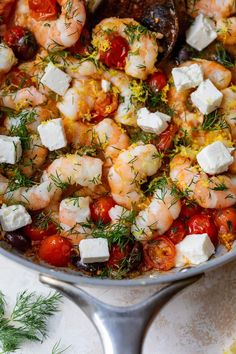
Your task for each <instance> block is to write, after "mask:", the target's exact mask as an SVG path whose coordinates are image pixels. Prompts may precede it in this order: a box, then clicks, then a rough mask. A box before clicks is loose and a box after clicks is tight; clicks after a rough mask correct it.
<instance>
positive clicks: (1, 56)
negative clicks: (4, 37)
mask: <svg viewBox="0 0 236 354" xmlns="http://www.w3.org/2000/svg"><path fill="white" fill-rule="evenodd" d="M16 63H17V59H16V57H15V55H14V53H13V50H12V49H11V48H9V47H8V46H6V45H5V44H3V43H1V44H0V74H6V73H8V72H9V71H10V70H11V68H12V67H13V66H14V65H15V64H16Z"/></svg>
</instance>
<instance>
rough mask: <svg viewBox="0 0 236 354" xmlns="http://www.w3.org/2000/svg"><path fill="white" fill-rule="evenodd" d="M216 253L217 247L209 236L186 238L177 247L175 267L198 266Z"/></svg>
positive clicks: (199, 235) (189, 236) (194, 235)
mask: <svg viewBox="0 0 236 354" xmlns="http://www.w3.org/2000/svg"><path fill="white" fill-rule="evenodd" d="M214 253H215V247H214V245H213V243H212V242H211V239H210V237H209V236H208V235H207V234H193V235H188V236H186V237H185V238H184V239H183V241H181V242H180V243H178V244H177V245H176V259H175V266H176V267H183V266H186V265H198V264H200V263H203V262H205V261H207V260H208V259H209V258H210V257H211V256H212V255H213V254H214Z"/></svg>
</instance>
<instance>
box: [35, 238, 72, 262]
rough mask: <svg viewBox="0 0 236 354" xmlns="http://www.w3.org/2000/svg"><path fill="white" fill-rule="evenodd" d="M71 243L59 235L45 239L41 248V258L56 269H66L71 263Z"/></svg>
mask: <svg viewBox="0 0 236 354" xmlns="http://www.w3.org/2000/svg"><path fill="white" fill-rule="evenodd" d="M71 250H72V244H71V242H70V241H69V240H68V239H66V238H64V237H61V236H59V235H52V236H49V237H47V238H45V239H44V240H43V241H42V243H41V245H40V248H39V253H38V254H39V258H41V259H42V260H44V261H45V262H47V263H49V264H51V265H54V266H56V267H66V266H68V263H69V261H70V255H71Z"/></svg>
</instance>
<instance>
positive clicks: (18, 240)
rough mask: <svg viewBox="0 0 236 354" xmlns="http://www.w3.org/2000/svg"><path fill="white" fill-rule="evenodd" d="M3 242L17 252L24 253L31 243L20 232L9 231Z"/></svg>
mask: <svg viewBox="0 0 236 354" xmlns="http://www.w3.org/2000/svg"><path fill="white" fill-rule="evenodd" d="M5 240H6V241H7V242H8V243H9V244H10V245H11V246H12V247H14V248H16V249H17V250H19V251H22V252H25V251H27V250H28V249H29V248H30V247H31V241H30V239H29V238H28V237H26V236H24V235H23V234H21V233H20V231H11V232H7V233H6V234H5Z"/></svg>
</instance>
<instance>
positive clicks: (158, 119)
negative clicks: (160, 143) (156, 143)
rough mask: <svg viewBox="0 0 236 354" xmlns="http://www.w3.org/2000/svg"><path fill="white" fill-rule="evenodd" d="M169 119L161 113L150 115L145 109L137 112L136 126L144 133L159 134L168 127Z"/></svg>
mask: <svg viewBox="0 0 236 354" xmlns="http://www.w3.org/2000/svg"><path fill="white" fill-rule="evenodd" d="M170 120H171V117H170V116H168V115H167V114H164V113H161V112H158V111H157V112H155V113H151V112H150V111H149V110H148V109H147V108H141V109H139V110H138V112H137V125H138V126H139V127H140V128H141V129H142V130H143V131H144V132H146V133H154V134H161V133H162V132H163V131H164V130H166V128H167V127H168V124H167V122H169V121H170Z"/></svg>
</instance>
